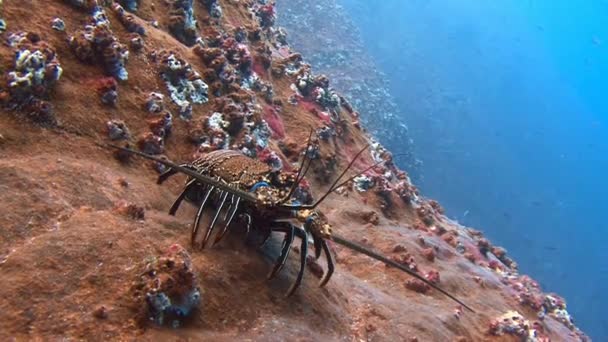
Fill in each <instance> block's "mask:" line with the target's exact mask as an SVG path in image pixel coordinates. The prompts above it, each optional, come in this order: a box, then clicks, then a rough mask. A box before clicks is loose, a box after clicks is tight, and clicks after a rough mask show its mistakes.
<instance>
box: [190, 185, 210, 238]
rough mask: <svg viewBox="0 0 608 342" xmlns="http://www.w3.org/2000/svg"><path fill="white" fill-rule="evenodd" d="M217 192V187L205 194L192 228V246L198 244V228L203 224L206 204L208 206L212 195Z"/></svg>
mask: <svg viewBox="0 0 608 342" xmlns="http://www.w3.org/2000/svg"><path fill="white" fill-rule="evenodd" d="M214 190H215V187H213V186H212V187H210V188H209V190H207V193H206V194H205V198H204V199H203V202H202V203H201V206H200V207H199V208H198V212H197V213H196V217H195V218H194V224H193V226H192V236H191V237H190V243H191V244H192V245H194V244H195V242H196V235H197V234H198V226H199V224H200V222H201V215H202V214H203V209H204V208H205V204H207V201H208V200H209V196H211V193H212V192H213V191H214Z"/></svg>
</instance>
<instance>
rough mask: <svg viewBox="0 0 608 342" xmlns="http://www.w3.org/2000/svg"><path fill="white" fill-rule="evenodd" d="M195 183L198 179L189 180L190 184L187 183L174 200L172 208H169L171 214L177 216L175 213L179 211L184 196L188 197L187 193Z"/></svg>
mask: <svg viewBox="0 0 608 342" xmlns="http://www.w3.org/2000/svg"><path fill="white" fill-rule="evenodd" d="M165 172H167V171H165ZM161 176H162V175H161ZM194 183H196V179H193V180H191V181H189V182H188V184H186V186H185V187H184V190H183V191H182V192H181V193H180V194H179V196H177V198H176V199H175V202H173V205H172V206H171V209H169V215H171V216H175V213H177V209H179V206H180V205H181V204H182V201H183V200H184V198H186V194H187V193H188V191H189V190H190V189H191V188H192V187H193V186H194Z"/></svg>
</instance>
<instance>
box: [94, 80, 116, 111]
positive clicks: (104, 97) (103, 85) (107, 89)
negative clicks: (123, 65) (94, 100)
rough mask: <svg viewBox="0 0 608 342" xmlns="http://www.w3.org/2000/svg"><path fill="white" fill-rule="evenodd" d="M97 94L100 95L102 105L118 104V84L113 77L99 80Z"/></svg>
mask: <svg viewBox="0 0 608 342" xmlns="http://www.w3.org/2000/svg"><path fill="white" fill-rule="evenodd" d="M97 92H98V93H99V94H100V95H101V102H102V103H103V104H106V105H110V106H115V105H116V102H118V83H116V80H115V79H114V78H113V77H105V78H102V79H101V80H99V85H98V86H97Z"/></svg>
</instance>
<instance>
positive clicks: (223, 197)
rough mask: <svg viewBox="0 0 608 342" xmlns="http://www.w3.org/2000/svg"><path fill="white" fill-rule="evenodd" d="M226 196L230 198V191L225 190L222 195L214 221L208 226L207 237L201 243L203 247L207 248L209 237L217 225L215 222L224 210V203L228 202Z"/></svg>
mask: <svg viewBox="0 0 608 342" xmlns="http://www.w3.org/2000/svg"><path fill="white" fill-rule="evenodd" d="M226 198H228V192H224V193H223V194H222V195H221V202H220V206H219V207H218V208H217V211H216V212H215V216H214V217H213V221H211V224H209V227H207V232H206V233H205V237H204V238H203V242H202V243H201V249H203V248H205V245H206V244H207V241H209V237H210V236H211V232H213V227H215V224H216V223H217V219H218V217H219V216H220V213H221V212H222V208H223V207H224V204H226Z"/></svg>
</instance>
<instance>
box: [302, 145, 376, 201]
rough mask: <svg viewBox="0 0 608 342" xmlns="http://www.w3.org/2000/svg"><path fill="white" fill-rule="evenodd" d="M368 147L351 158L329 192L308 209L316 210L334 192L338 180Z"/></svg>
mask: <svg viewBox="0 0 608 342" xmlns="http://www.w3.org/2000/svg"><path fill="white" fill-rule="evenodd" d="M369 146H370V145H366V146H365V147H364V148H363V149H361V151H359V152H357V154H356V155H355V157H354V158H353V160H351V161H350V163H348V166H347V167H346V169H344V171H342V173H341V174H340V176H339V177H338V178H337V179H336V180H335V181H334V183H333V184H332V185H331V186H330V187H329V190H328V191H327V192H326V193H325V194H324V195H323V196H321V198H319V199H318V200H317V201H316V202H315V203H314V204H313V205H311V206H309V208H310V209H314V208H316V207H317V206H318V205H319V204H321V202H323V200H324V199H325V198H327V196H329V194H331V193H332V191H333V190H335V189H334V187H335V186H336V184H338V182H339V181H340V179H342V177H344V175H345V174H346V173H347V172H348V170H350V168H351V167H352V166H353V164H355V161H357V159H358V158H359V157H360V156H361V154H362V153H363V152H365V150H367V149H368V148H369Z"/></svg>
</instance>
